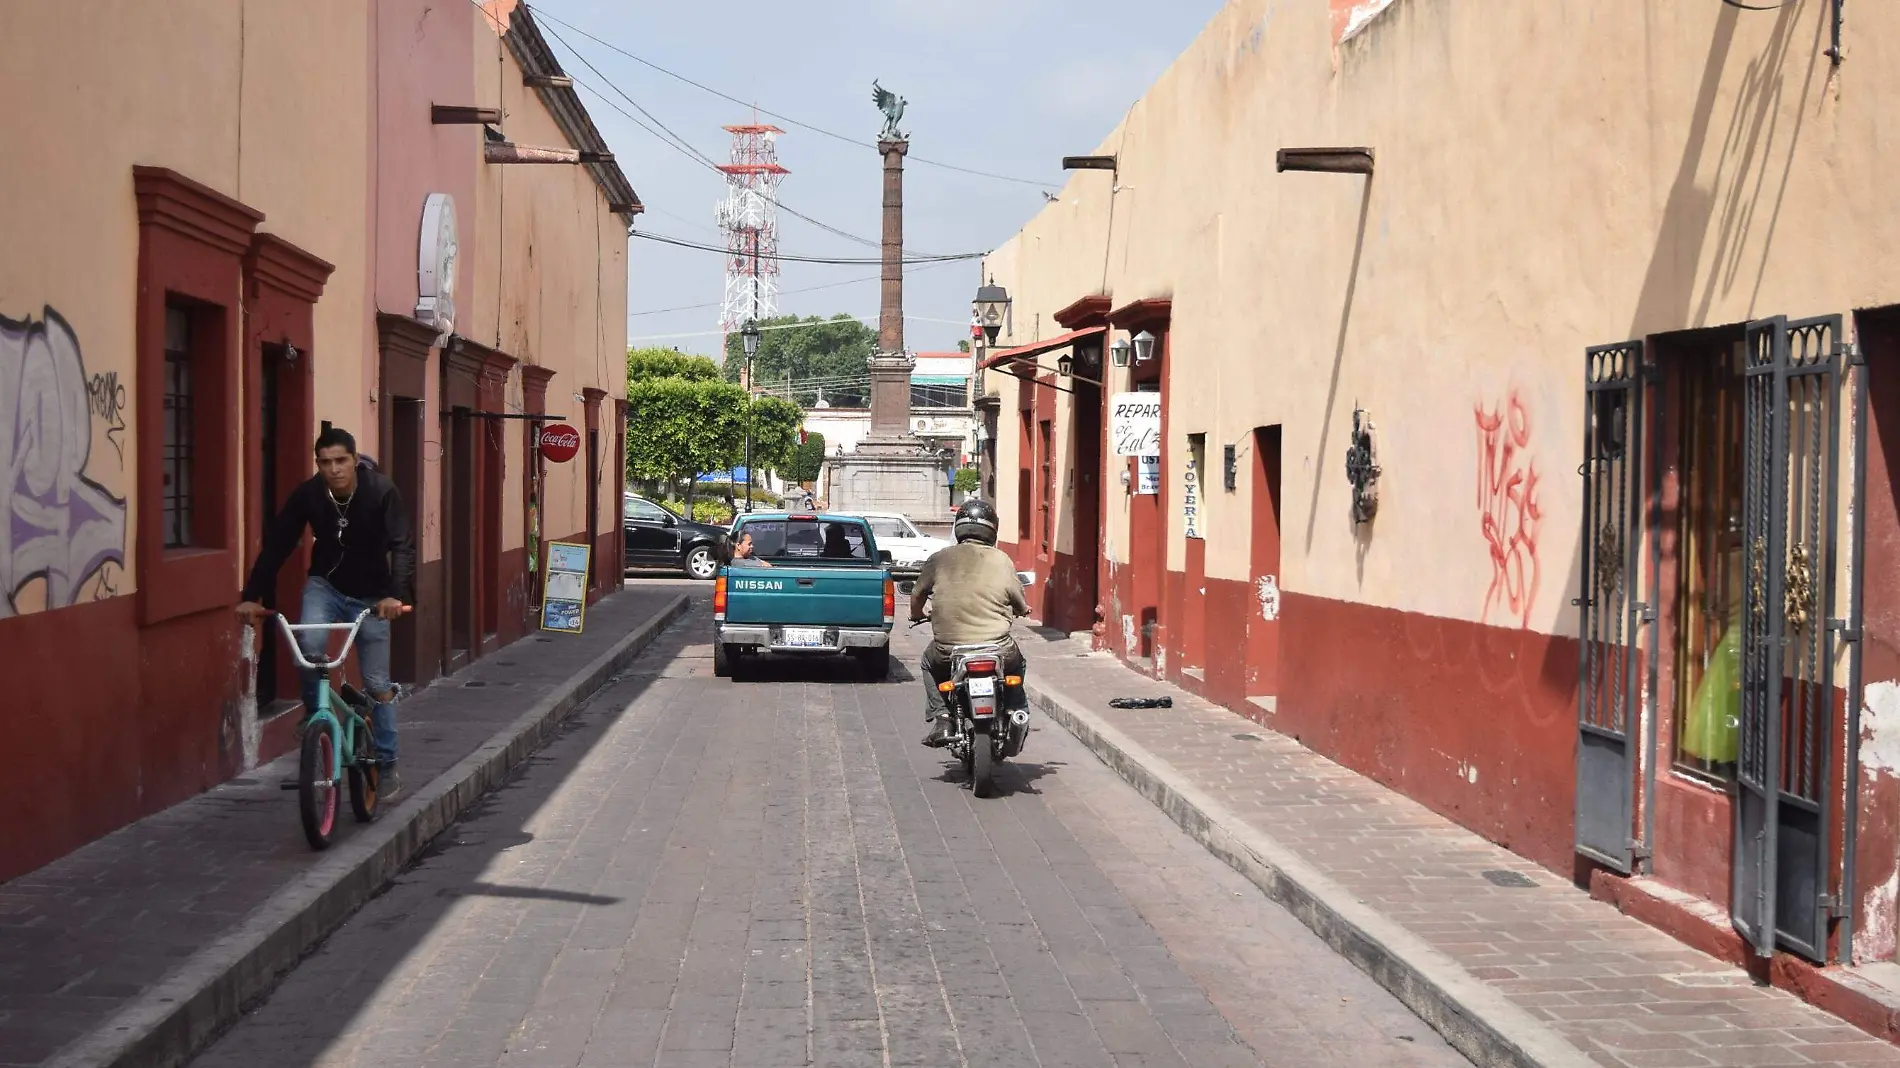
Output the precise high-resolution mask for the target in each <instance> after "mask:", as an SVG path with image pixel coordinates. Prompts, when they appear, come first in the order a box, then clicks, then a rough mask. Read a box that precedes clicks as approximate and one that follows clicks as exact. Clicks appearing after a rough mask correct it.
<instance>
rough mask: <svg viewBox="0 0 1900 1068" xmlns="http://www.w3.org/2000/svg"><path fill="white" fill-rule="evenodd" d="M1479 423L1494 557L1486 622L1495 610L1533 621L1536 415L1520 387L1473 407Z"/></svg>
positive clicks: (1483, 502) (1483, 499) (1486, 524)
mask: <svg viewBox="0 0 1900 1068" xmlns="http://www.w3.org/2000/svg"><path fill="white" fill-rule="evenodd" d="M1474 412H1475V415H1476V420H1477V427H1478V526H1479V530H1480V531H1481V532H1482V534H1483V536H1484V541H1485V547H1486V549H1487V550H1488V551H1489V553H1490V556H1491V584H1490V586H1489V587H1488V588H1487V589H1486V590H1485V593H1484V611H1483V613H1482V614H1481V615H1480V616H1479V621H1480V622H1483V623H1489V622H1491V619H1492V616H1493V614H1494V613H1496V614H1497V615H1499V616H1500V617H1503V618H1508V619H1510V620H1511V621H1512V622H1514V623H1516V624H1517V625H1518V626H1519V627H1528V626H1530V616H1531V605H1532V604H1534V603H1535V602H1536V600H1537V580H1538V564H1537V530H1538V525H1539V520H1540V519H1541V518H1542V515H1541V513H1540V511H1539V508H1538V502H1537V465H1536V463H1535V461H1533V460H1532V459H1531V457H1530V453H1529V449H1530V442H1531V418H1530V413H1529V412H1527V411H1526V410H1525V408H1524V404H1523V402H1522V401H1521V400H1519V399H1518V396H1517V394H1516V393H1515V392H1513V393H1512V394H1510V396H1508V397H1507V398H1506V399H1505V401H1504V403H1502V404H1498V405H1493V406H1492V407H1491V408H1490V409H1489V410H1487V409H1486V408H1485V406H1484V403H1483V402H1482V401H1480V402H1479V403H1478V405H1477V406H1476V408H1475V409H1474Z"/></svg>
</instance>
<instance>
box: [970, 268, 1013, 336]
mask: <svg viewBox="0 0 1900 1068" xmlns="http://www.w3.org/2000/svg"><path fill="white" fill-rule="evenodd" d="M970 310H971V311H972V312H974V313H975V315H976V323H977V325H978V326H980V327H982V328H983V336H984V337H985V338H986V339H987V340H988V341H989V343H990V344H991V345H994V344H996V335H998V334H1000V333H1002V332H1003V321H1004V319H1006V318H1007V317H1008V316H1009V290H1007V289H1004V288H1003V287H1002V286H999V285H997V284H996V280H995V279H991V280H990V284H989V285H986V286H978V287H977V290H976V299H975V300H973V301H971V302H970Z"/></svg>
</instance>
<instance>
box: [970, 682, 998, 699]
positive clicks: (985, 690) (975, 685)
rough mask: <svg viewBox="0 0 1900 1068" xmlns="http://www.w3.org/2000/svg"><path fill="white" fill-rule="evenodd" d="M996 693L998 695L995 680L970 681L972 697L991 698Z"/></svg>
mask: <svg viewBox="0 0 1900 1068" xmlns="http://www.w3.org/2000/svg"><path fill="white" fill-rule="evenodd" d="M995 693H996V680H995V679H971V680H970V696H971V697H989V696H991V695H993V694H995Z"/></svg>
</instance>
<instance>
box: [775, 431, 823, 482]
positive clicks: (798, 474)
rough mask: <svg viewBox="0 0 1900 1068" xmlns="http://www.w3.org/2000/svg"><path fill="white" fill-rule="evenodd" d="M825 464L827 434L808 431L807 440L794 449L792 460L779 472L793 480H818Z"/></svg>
mask: <svg viewBox="0 0 1900 1068" xmlns="http://www.w3.org/2000/svg"><path fill="white" fill-rule="evenodd" d="M824 466H825V436H824V435H823V434H820V433H819V432H818V431H816V430H812V431H808V432H807V433H806V434H805V440H804V441H802V442H799V444H798V447H797V448H795V449H793V450H792V460H791V462H790V463H788V464H786V465H785V469H784V470H783V471H780V472H779V473H780V474H782V475H784V476H785V477H786V478H788V479H790V480H792V481H793V482H816V481H818V476H819V474H820V473H821V472H822V470H823V468H824Z"/></svg>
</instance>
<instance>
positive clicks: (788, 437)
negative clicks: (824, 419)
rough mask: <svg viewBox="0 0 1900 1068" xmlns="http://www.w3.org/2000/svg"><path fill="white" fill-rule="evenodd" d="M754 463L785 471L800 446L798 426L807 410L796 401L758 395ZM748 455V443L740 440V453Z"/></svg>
mask: <svg viewBox="0 0 1900 1068" xmlns="http://www.w3.org/2000/svg"><path fill="white" fill-rule="evenodd" d="M752 420H753V423H752V463H753V466H755V467H757V468H758V469H759V470H761V471H768V470H770V471H780V472H782V471H784V470H785V468H786V467H787V466H789V465H790V464H791V462H792V453H793V451H794V450H796V449H797V448H798V428H799V427H800V426H801V425H803V424H804V422H805V413H804V412H802V411H800V410H799V408H798V406H797V405H796V404H793V403H791V402H790V401H786V400H783V399H780V398H778V397H759V398H756V399H755V400H754V401H753V402H752ZM744 458H745V442H744V440H743V439H742V440H741V441H740V443H739V456H738V457H736V459H738V460H740V461H741V462H743V460H744Z"/></svg>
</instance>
